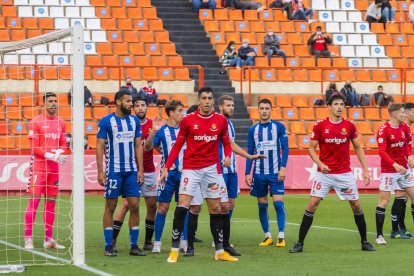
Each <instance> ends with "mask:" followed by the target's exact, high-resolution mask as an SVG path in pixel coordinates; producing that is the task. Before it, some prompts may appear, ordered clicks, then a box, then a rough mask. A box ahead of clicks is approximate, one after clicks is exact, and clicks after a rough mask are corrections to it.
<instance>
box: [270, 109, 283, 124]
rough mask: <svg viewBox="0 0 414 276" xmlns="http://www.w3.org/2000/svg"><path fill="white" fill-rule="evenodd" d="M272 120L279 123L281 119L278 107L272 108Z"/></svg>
mask: <svg viewBox="0 0 414 276" xmlns="http://www.w3.org/2000/svg"><path fill="white" fill-rule="evenodd" d="M270 118H271V119H272V120H276V121H281V120H282V119H283V117H282V112H281V108H280V107H274V108H272V114H271V115H270Z"/></svg>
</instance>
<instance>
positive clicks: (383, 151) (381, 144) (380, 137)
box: [377, 129, 407, 174]
mask: <svg viewBox="0 0 414 276" xmlns="http://www.w3.org/2000/svg"><path fill="white" fill-rule="evenodd" d="M387 140H388V136H387V130H386V129H379V130H378V134H377V142H378V154H379V156H380V157H381V160H382V161H384V162H385V163H387V164H388V165H390V166H392V167H394V169H395V170H396V171H397V172H398V173H400V174H405V173H406V172H407V170H406V169H405V168H404V167H403V166H401V165H399V164H398V163H397V162H395V161H394V160H393V159H392V158H391V157H390V156H389V155H388V153H387Z"/></svg>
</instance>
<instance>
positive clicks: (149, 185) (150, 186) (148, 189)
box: [141, 172, 158, 197]
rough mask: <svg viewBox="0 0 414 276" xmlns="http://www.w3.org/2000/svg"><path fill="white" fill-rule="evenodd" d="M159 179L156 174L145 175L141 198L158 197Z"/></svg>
mask: <svg viewBox="0 0 414 276" xmlns="http://www.w3.org/2000/svg"><path fill="white" fill-rule="evenodd" d="M157 195H158V188H157V177H156V173H155V172H151V173H144V184H142V185H141V196H143V197H150V196H157Z"/></svg>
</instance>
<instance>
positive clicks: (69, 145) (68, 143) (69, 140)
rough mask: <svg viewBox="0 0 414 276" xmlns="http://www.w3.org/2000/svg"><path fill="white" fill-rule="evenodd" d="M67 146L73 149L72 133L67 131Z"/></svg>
mask: <svg viewBox="0 0 414 276" xmlns="http://www.w3.org/2000/svg"><path fill="white" fill-rule="evenodd" d="M66 148H68V149H72V134H70V133H66Z"/></svg>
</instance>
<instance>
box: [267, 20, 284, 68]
mask: <svg viewBox="0 0 414 276" xmlns="http://www.w3.org/2000/svg"><path fill="white" fill-rule="evenodd" d="M262 51H263V55H267V58H268V61H269V66H270V64H271V59H272V56H273V55H277V56H281V57H282V58H283V61H284V63H285V66H286V53H285V51H283V50H281V49H280V43H279V39H278V38H277V36H276V35H275V34H274V33H273V29H272V28H269V29H267V35H265V37H264V44H263V46H262Z"/></svg>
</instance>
